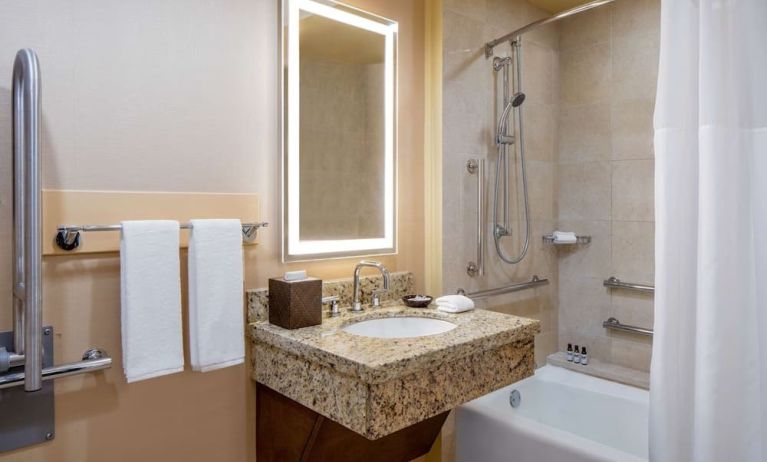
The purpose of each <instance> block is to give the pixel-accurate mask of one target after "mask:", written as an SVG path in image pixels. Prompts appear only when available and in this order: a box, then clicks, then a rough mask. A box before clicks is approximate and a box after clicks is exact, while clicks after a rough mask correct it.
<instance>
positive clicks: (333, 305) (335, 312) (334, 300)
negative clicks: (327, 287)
mask: <svg viewBox="0 0 767 462" xmlns="http://www.w3.org/2000/svg"><path fill="white" fill-rule="evenodd" d="M340 301H341V298H340V297H339V296H338V295H330V296H328V297H322V304H323V305H330V313H329V314H330V317H331V318H335V317H337V316H339V315H340V314H341V310H339V309H338V304H339V303H340Z"/></svg>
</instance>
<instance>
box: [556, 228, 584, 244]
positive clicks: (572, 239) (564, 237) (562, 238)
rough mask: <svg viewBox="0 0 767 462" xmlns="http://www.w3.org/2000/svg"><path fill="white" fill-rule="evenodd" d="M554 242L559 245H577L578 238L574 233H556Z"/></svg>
mask: <svg viewBox="0 0 767 462" xmlns="http://www.w3.org/2000/svg"><path fill="white" fill-rule="evenodd" d="M554 242H556V243H559V244H575V243H576V242H578V237H577V236H576V235H575V233H573V232H567V231H554Z"/></svg>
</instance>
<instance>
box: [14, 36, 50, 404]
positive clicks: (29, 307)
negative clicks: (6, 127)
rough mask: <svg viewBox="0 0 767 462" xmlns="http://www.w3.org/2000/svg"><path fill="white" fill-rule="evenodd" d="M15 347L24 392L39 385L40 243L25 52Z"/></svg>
mask: <svg viewBox="0 0 767 462" xmlns="http://www.w3.org/2000/svg"><path fill="white" fill-rule="evenodd" d="M12 101H13V102H12V105H13V173H14V175H13V222H14V227H13V234H14V236H13V240H14V246H13V259H14V281H13V295H14V304H13V305H14V310H13V313H14V324H13V327H14V349H15V353H16V354H17V355H24V390H26V391H37V390H39V389H40V388H41V386H42V364H43V347H42V341H41V337H40V335H41V334H40V333H41V332H42V329H43V319H42V280H41V269H40V267H41V263H42V245H41V240H40V228H41V221H42V219H41V212H40V158H39V147H40V65H39V63H38V60H37V55H35V52H34V51H32V50H30V49H23V50H19V52H18V53H17V54H16V59H15V61H14V63H13V97H12Z"/></svg>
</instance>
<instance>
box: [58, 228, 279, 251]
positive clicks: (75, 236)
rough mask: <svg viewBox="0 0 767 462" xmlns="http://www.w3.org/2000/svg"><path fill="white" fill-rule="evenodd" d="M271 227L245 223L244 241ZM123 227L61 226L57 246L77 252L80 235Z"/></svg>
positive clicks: (253, 240) (243, 229)
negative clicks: (260, 230)
mask: <svg viewBox="0 0 767 462" xmlns="http://www.w3.org/2000/svg"><path fill="white" fill-rule="evenodd" d="M268 226H269V223H267V222H265V221H264V222H256V223H243V224H242V240H243V241H244V242H247V243H252V242H255V240H256V237H257V236H258V229H259V228H266V227H268ZM179 228H181V229H192V224H191V223H181V224H180V225H179ZM121 229H122V225H119V224H114V225H77V226H66V225H60V226H59V227H58V228H57V230H56V246H58V247H59V248H60V249H62V250H68V251H69V250H75V249H76V248H78V247H80V244H81V241H82V237H81V234H80V233H83V232H85V233H88V232H91V231H120V230H121Z"/></svg>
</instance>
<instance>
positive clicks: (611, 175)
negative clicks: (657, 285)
mask: <svg viewBox="0 0 767 462" xmlns="http://www.w3.org/2000/svg"><path fill="white" fill-rule="evenodd" d="M659 25H660V1H659V0H633V1H618V2H615V3H612V4H610V5H607V6H604V7H600V8H597V9H595V10H592V11H589V12H586V13H583V14H580V15H577V16H574V17H573V18H570V19H567V20H565V21H563V22H562V23H561V28H560V32H561V34H560V50H561V51H560V53H561V54H560V69H561V78H560V80H561V103H560V108H561V111H560V114H559V124H560V131H559V165H558V167H559V193H558V202H559V224H560V227H561V228H562V229H568V230H573V231H576V232H578V233H581V234H589V235H591V236H592V239H593V240H592V243H591V245H589V246H585V247H574V248H573V249H572V250H565V249H564V248H563V249H562V250H561V251H560V260H559V277H560V281H559V302H560V306H559V329H560V335H559V347H560V349H565V348H566V347H567V343H575V344H578V345H586V346H587V348H588V351H589V353H590V355H592V357H594V358H597V359H601V360H603V361H608V362H612V363H615V364H619V365H622V366H626V367H631V368H634V369H640V370H649V367H650V354H651V350H652V343H651V341H650V340H649V339H648V338H647V337H643V336H638V335H635V334H627V333H622V332H616V331H608V330H606V329H604V328H603V327H602V321H604V320H605V319H607V318H609V317H611V316H614V317H617V318H618V319H620V320H621V322H624V323H627V324H634V325H639V326H647V327H652V325H653V298H652V296H651V295H646V294H636V293H632V292H629V291H624V290H613V291H610V290H608V289H606V288H604V287H603V286H602V281H603V280H604V279H606V278H608V277H609V276H616V277H618V278H620V279H623V280H625V281H633V282H641V283H649V284H652V283H653V281H654V213H653V205H654V189H653V175H654V173H653V172H654V164H653V157H654V153H653V146H652V142H653V126H652V113H653V108H654V106H655V83H656V80H657V66H658V49H659V39H660V30H659Z"/></svg>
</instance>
